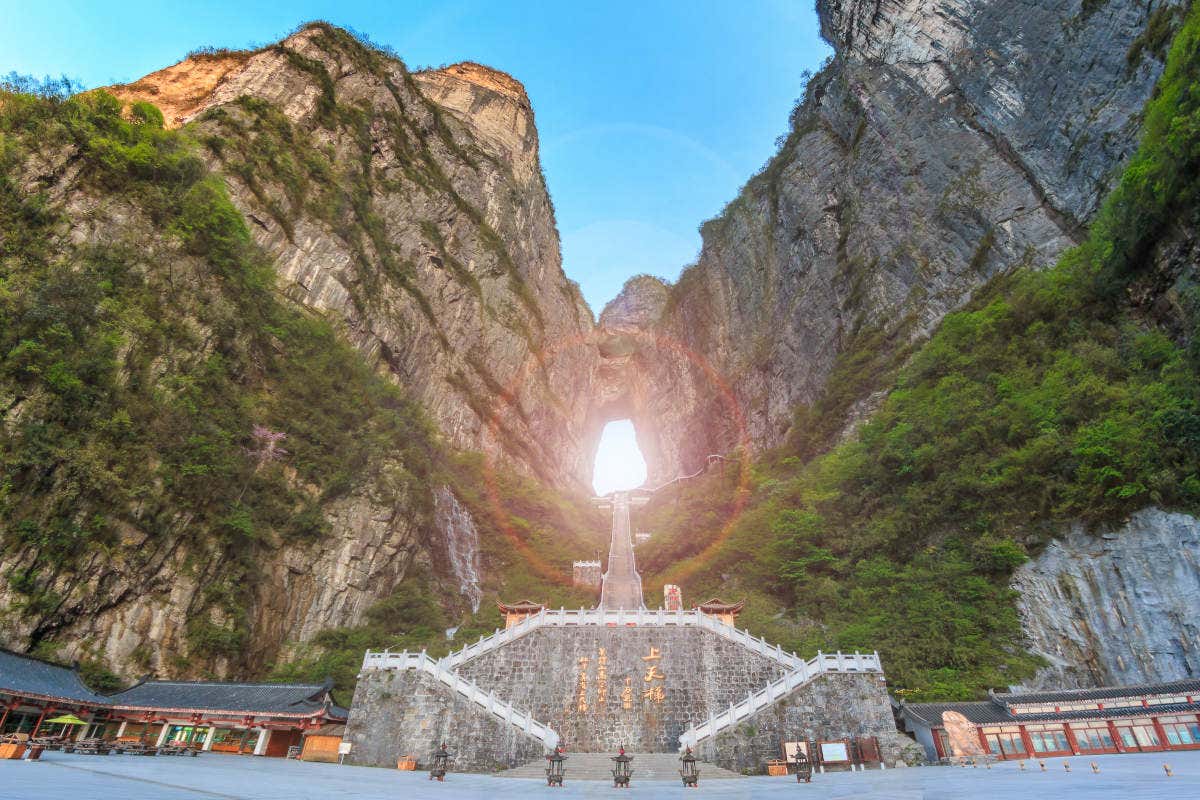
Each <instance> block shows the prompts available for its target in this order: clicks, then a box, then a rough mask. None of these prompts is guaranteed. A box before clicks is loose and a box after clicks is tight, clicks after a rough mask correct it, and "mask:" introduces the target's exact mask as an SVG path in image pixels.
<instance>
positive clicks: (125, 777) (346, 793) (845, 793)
mask: <svg viewBox="0 0 1200 800" xmlns="http://www.w3.org/2000/svg"><path fill="white" fill-rule="evenodd" d="M1064 760H1065V761H1069V762H1070V765H1071V772H1069V773H1068V772H1067V771H1066V770H1064V769H1063V761H1064ZM1091 761H1096V762H1097V763H1098V764H1099V765H1100V774H1093V773H1092V771H1091V769H1090V767H1089V766H1088V764H1089V762H1091ZM1164 762H1166V763H1168V764H1170V765H1171V767H1172V769H1173V770H1174V772H1175V776H1174V777H1170V778H1168V777H1167V776H1166V775H1165V774H1164V772H1163V769H1162V765H1163V763H1164ZM1046 770H1047V771H1046V772H1041V771H1040V770H1039V769H1038V766H1037V763H1036V762H1027V763H1026V769H1025V771H1024V772H1022V771H1021V770H1020V769H1019V768H1018V766H1017V764H1016V763H1015V762H1006V763H1002V764H997V765H994V766H993V767H992V768H991V769H984V768H983V767H979V768H975V769H971V768H960V767H911V768H908V769H889V770H885V771H874V770H872V771H870V772H855V773H837V774H826V775H817V776H816V777H814V778H813V782H812V783H811V784H808V785H803V784H797V783H796V782H795V780H794V779H793V778H791V777H788V778H766V777H756V778H746V779H744V780H724V781H708V782H705V781H704V780H703V775H702V776H701V785H700V788H699V789H698V790H696V791H691V790H685V789H683V787H682V786H680V785H679V783H678V782H665V781H662V782H650V781H643V782H641V783H639V782H638V780H637V764H636V761H635V762H634V780H633V788H632V789H631V790H630V791H629V792H628V794H630V795H633V794H637V795H641V796H643V797H654V798H659V797H680V798H699V797H711V798H721V799H722V800H726V799H728V800H734V799H735V798H737V799H739V800H740V798H759V797H762V798H775V797H779V798H783V797H788V798H796V797H801V798H814V799H817V798H819V799H820V800H832V799H833V798H855V800H857V799H858V798H880V800H883V799H884V798H886V799H887V800H910V799H912V800H916V798H921V799H922V800H926V799H927V800H951V799H953V800H961V799H962V798H988V800H990V799H991V798H997V800H1009V799H1011V800H1057V798H1071V800H1076V799H1077V798H1078V799H1080V800H1088V799H1089V798H1097V799H1098V800H1099V799H1102V800H1111V799H1114V798H1137V800H1157V799H1158V798H1172V800H1175V798H1200V751H1192V752H1176V753H1146V754H1137V755H1123V756H1097V757H1091V758H1087V757H1079V758H1071V759H1046ZM614 791H615V790H614V789H613V788H612V786H611V784H608V783H603V782H600V781H572V780H571V775H570V769H569V767H568V771H567V785H566V787H565V788H563V789H551V788H549V787H547V786H546V785H545V784H544V782H541V781H532V780H519V779H515V778H495V777H491V776H487V775H463V774H456V773H452V774H450V775H449V776H448V777H447V778H446V782H445V783H441V784H439V783H431V782H430V781H429V779H428V775H427V774H425V773H421V772H416V773H413V772H397V771H395V770H388V769H373V768H370V767H349V766H337V765H336V764H307V763H303V762H299V761H287V760H284V759H277V758H251V757H247V756H241V757H239V756H230V755H220V754H216V753H206V754H204V755H202V756H200V757H199V758H186V759H185V758H161V757H159V758H146V757H143V756H83V755H68V754H65V753H46V754H45V755H44V756H43V757H42V760H41V761H39V762H28V761H0V799H2V800H205V799H207V800H214V799H215V800H308V799H309V798H312V800H316V798H329V800H335V799H336V800H392V799H393V798H395V800H426V798H443V799H444V800H451V799H453V800H458V799H459V798H487V800H501V799H502V798H510V797H511V798H522V799H523V800H526V799H527V798H536V797H554V798H572V797H586V798H592V797H613V792H614ZM620 796H626V795H625V794H624V793H622V794H621V795H620Z"/></svg>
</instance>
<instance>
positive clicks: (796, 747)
mask: <svg viewBox="0 0 1200 800" xmlns="http://www.w3.org/2000/svg"><path fill="white" fill-rule="evenodd" d="M798 753H804V755H805V756H807V755H808V742H784V743H783V760H784V761H795V760H796V755H797V754H798ZM809 760H810V761H811V760H812V759H811V758H810V759H809Z"/></svg>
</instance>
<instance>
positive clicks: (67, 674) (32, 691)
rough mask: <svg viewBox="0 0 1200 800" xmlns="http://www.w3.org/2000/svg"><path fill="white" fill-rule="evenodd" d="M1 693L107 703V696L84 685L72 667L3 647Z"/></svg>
mask: <svg viewBox="0 0 1200 800" xmlns="http://www.w3.org/2000/svg"><path fill="white" fill-rule="evenodd" d="M0 692H6V693H9V694H21V695H29V696H33V697H41V698H51V699H55V700H73V701H74V702H76V703H80V704H82V705H105V704H107V702H108V698H106V697H104V696H103V695H99V694H96V693H95V692H93V691H92V690H91V689H89V688H88V687H86V686H84V685H83V681H81V680H80V679H79V674H78V673H76V672H75V670H73V669H71V668H70V667H62V666H59V665H57V664H51V663H49V662H47V661H41V660H40V659H36V658H31V657H30V656H27V655H22V654H21V653H14V652H12V651H11V650H4V649H0Z"/></svg>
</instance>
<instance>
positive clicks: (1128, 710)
mask: <svg viewBox="0 0 1200 800" xmlns="http://www.w3.org/2000/svg"><path fill="white" fill-rule="evenodd" d="M1156 695H1158V696H1162V695H1166V696H1172V695H1178V696H1183V697H1191V698H1192V699H1193V700H1196V699H1197V698H1200V680H1195V679H1187V680H1181V681H1170V682H1168V683H1141V684H1133V685H1130V686H1102V687H1099V688H1096V689H1060V690H1058V691H1053V692H1029V693H1012V692H1005V693H996V694H993V695H991V696H990V697H989V699H987V700H976V701H970V702H962V703H901V704H900V705H899V706H898V707H897V708H896V713H897V714H898V715H899V716H902V717H905V718H907V719H909V720H912V721H914V722H918V723H922V724H924V725H926V726H930V727H937V726H939V725H942V724H943V723H942V714H943V713H945V712H947V711H957V712H958V713H960V714H962V715H963V716H964V717H966V718H967V719H968V720H969V721H971V722H974V723H975V724H977V725H985V724H995V723H1003V722H1008V723H1019V722H1048V721H1051V720H1067V721H1070V720H1083V719H1111V718H1117V717H1131V716H1146V715H1157V714H1171V713H1177V712H1187V713H1195V712H1197V711H1200V702H1193V703H1175V704H1161V705H1151V706H1142V704H1141V699H1142V698H1143V697H1154V696H1156ZM1122 698H1126V699H1128V700H1129V702H1128V703H1120V702H1105V701H1114V700H1119V699H1122ZM1081 701H1096V702H1097V703H1103V705H1104V706H1105V707H1104V708H1102V709H1100V708H1077V709H1063V710H1062V711H1037V712H1034V713H1016V714H1014V713H1012V712H1011V711H1010V710H1009V708H1016V709H1017V710H1018V712H1019V711H1020V707H1021V706H1028V705H1058V704H1066V703H1078V702H1081Z"/></svg>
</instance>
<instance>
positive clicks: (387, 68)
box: [117, 26, 592, 485]
mask: <svg viewBox="0 0 1200 800" xmlns="http://www.w3.org/2000/svg"><path fill="white" fill-rule="evenodd" d="M117 94H118V95H119V96H121V97H122V98H124V99H127V100H138V99H145V100H150V101H151V102H154V103H156V104H158V105H160V106H161V107H163V108H164V109H169V110H168V111H166V115H167V116H169V117H170V118H171V119H173V120H175V121H176V122H179V123H188V122H191V123H194V125H193V128H194V130H195V132H196V135H197V136H200V137H204V136H205V135H220V136H222V137H227V138H229V139H230V140H231V141H230V145H231V146H225V147H221V148H219V149H215V150H213V151H212V158H213V161H214V165H215V166H216V167H217V168H219V169H221V170H222V171H223V172H224V173H225V174H226V176H227V177H228V180H229V184H230V188H231V190H232V193H233V199H234V202H235V203H236V204H237V205H238V207H239V208H240V209H241V210H242V211H243V213H244V214H245V215H246V216H247V218H248V219H250V220H251V221H252V222H253V223H254V225H253V228H252V230H253V233H254V236H255V239H256V240H257V241H258V243H259V244H260V245H262V246H263V247H264V248H265V249H266V250H267V251H268V252H269V253H271V255H272V257H273V259H274V261H275V263H276V265H277V267H278V271H279V279H280V282H281V285H282V286H283V287H284V289H285V291H287V292H288V293H289V295H290V296H291V297H293V298H294V299H297V300H299V301H300V302H302V303H304V304H305V305H308V306H310V307H311V308H314V309H316V310H319V311H321V312H323V313H326V314H332V315H334V316H336V317H338V318H341V319H342V320H343V321H344V322H345V325H346V328H347V330H348V331H349V333H350V336H351V337H352V339H353V341H354V342H355V344H356V345H357V346H358V348H359V349H360V350H362V351H363V352H364V353H365V354H367V355H368V357H371V358H376V359H378V360H380V361H381V362H382V363H383V364H385V365H386V368H387V369H388V370H389V371H390V372H391V373H392V374H393V375H394V376H395V378H396V380H397V381H399V382H400V383H402V384H403V385H404V386H406V387H410V388H411V389H412V390H413V391H415V392H416V393H417V394H418V396H419V398H420V400H421V402H422V405H423V406H424V407H425V408H426V409H428V410H429V412H430V413H431V414H432V415H433V417H434V419H435V421H436V422H437V423H438V427H439V429H440V430H441V431H442V432H443V433H444V434H445V435H446V436H447V438H448V440H449V442H450V443H451V444H452V445H454V446H457V447H461V448H465V449H472V450H489V451H491V452H493V453H494V454H496V455H497V456H498V457H500V458H502V459H505V460H508V461H511V462H512V463H514V464H516V465H518V466H520V467H521V468H523V469H525V470H527V471H530V472H532V473H535V474H537V475H538V476H539V477H541V478H543V479H544V480H547V481H550V482H553V483H557V484H559V485H569V484H571V485H573V484H574V483H575V482H576V481H578V480H586V478H587V477H588V476H586V475H585V474H584V473H583V472H582V471H581V470H580V469H579V465H578V464H577V463H573V462H572V461H571V460H570V457H569V455H564V454H571V453H573V452H575V451H576V450H578V449H579V448H578V445H577V444H576V442H577V439H578V436H579V433H578V431H579V429H580V425H581V422H582V415H581V414H579V413H576V412H575V411H574V410H575V409H578V408H583V407H585V406H586V404H587V402H586V398H585V397H584V396H583V392H585V391H586V387H587V386H588V383H589V380H588V378H589V371H588V363H587V360H586V359H584V360H582V361H581V360H579V359H559V360H543V359H541V358H540V353H541V352H542V351H543V350H544V349H545V348H546V346H547V343H548V342H551V341H558V340H561V339H570V338H575V337H580V336H584V335H586V334H587V333H588V332H590V330H591V327H592V319H591V313H590V311H589V310H588V309H587V306H586V304H585V303H584V302H583V300H582V297H581V295H580V294H579V292H578V289H577V287H576V286H575V285H574V284H573V283H572V282H570V281H568V280H567V278H566V276H565V275H564V274H563V271H562V263H561V256H560V252H559V242H558V233H557V230H556V228H555V223H554V212H553V208H552V207H551V204H550V198H549V195H548V194H547V191H546V187H545V184H544V182H543V180H542V175H541V167H540V163H539V161H538V142H537V131H536V129H535V127H534V120H533V110H532V107H531V105H530V102H529V98H528V97H527V96H526V94H525V90H524V88H523V87H522V86H521V84H520V83H518V82H517V81H515V80H513V79H512V78H511V77H509V76H507V75H504V74H503V73H499V72H496V71H495V70H491V69H489V68H487V67H483V66H480V65H478V64H460V65H455V66H453V67H449V68H447V69H445V70H440V71H433V72H425V73H420V74H411V73H409V72H407V71H406V70H405V69H404V66H403V65H402V64H401V63H400V62H399V61H397V60H394V59H389V58H384V57H381V56H380V55H378V54H373V53H371V52H370V51H369V50H367V49H366V48H363V47H362V46H361V45H358V43H357V42H354V41H353V40H350V39H349V37H347V36H345V34H342V33H340V32H337V31H334V30H331V29H326V28H323V27H320V26H315V27H310V28H308V29H306V30H303V31H301V32H300V33H297V34H295V35H293V36H291V37H289V38H288V39H286V40H284V41H283V42H281V43H280V44H279V45H276V46H273V47H269V48H266V49H264V50H262V51H259V52H256V53H253V54H250V55H245V54H236V55H231V56H225V57H221V56H201V57H198V58H192V59H189V60H188V61H185V62H182V63H181V64H177V65H175V66H173V67H170V68H168V69H166V70H163V71H161V72H159V73H155V74H153V75H150V76H147V77H146V78H143V79H142V80H140V81H138V82H137V83H134V84H131V85H129V86H127V87H118V88H117ZM263 151H266V152H267V153H270V154H271V155H268V157H267V158H265V159H264V158H262V157H261V154H262V152H263ZM284 153H286V154H287V155H290V156H291V157H292V158H293V159H298V160H301V165H300V168H299V169H296V165H295V164H289V163H287V161H286V155H284ZM318 165H320V166H318ZM306 172H307V173H308V174H305V173H306ZM330 179H332V181H333V183H332V185H326V186H322V185H320V184H319V182H320V181H328V180H330Z"/></svg>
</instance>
